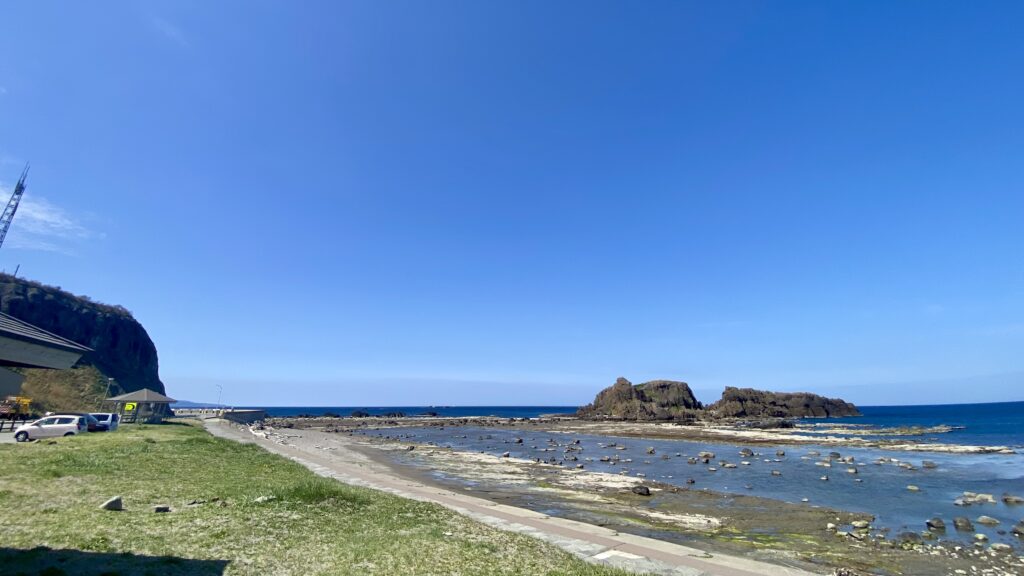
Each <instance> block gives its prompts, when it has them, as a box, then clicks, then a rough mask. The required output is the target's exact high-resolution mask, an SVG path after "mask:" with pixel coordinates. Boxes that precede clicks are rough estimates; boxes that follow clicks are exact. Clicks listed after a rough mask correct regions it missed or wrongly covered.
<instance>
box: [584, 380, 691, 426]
mask: <svg viewBox="0 0 1024 576" xmlns="http://www.w3.org/2000/svg"><path fill="white" fill-rule="evenodd" d="M700 409H701V404H700V402H698V401H697V398H696V397H694V395H693V391H692V390H690V386H689V385H688V384H686V383H685V382H673V381H671V380H653V381H651V382H644V383H643V384H637V385H635V386H634V385H633V384H632V383H631V382H630V381H629V380H626V379H625V378H619V379H618V380H616V381H615V384H613V385H612V386H609V387H608V388H605V389H604V390H602V391H601V392H599V393H598V394H597V397H596V398H595V399H594V402H593V403H592V404H588V405H586V406H584V407H582V408H580V409H579V412H578V413H577V414H578V415H579V416H580V417H582V418H615V419H624V420H690V419H693V418H694V417H695V416H696V415H697V413H698V411H699V410H700Z"/></svg>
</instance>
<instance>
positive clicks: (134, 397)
mask: <svg viewBox="0 0 1024 576" xmlns="http://www.w3.org/2000/svg"><path fill="white" fill-rule="evenodd" d="M107 401H108V402H159V403H162V402H177V400H175V399H174V398H168V397H167V396H164V395H163V394H161V393H159V392H157V391H155V390H150V389H149V388H143V389H142V390H136V391H135V392H129V393H127V394H121V395H120V396H114V397H113V398H107Z"/></svg>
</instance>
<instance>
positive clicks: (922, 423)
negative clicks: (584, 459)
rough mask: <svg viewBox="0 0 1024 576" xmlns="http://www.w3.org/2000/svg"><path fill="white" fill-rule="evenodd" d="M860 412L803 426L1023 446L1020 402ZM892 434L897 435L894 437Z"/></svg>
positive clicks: (291, 409)
mask: <svg viewBox="0 0 1024 576" xmlns="http://www.w3.org/2000/svg"><path fill="white" fill-rule="evenodd" d="M253 408H260V409H263V410H266V411H267V414H269V415H271V416H298V415H300V414H310V415H322V414H325V413H331V414H339V415H341V416H348V415H349V414H351V413H352V412H353V411H355V410H365V411H366V412H368V413H370V414H372V415H383V414H387V413H389V412H402V413H404V414H405V415H407V416H414V415H417V414H426V413H428V412H434V413H436V414H438V415H439V416H447V417H471V416H494V417H499V418H537V417H539V416H543V415H546V414H572V413H574V412H575V411H576V408H577V407H576V406H269V407H268V406H258V407H253ZM860 410H861V412H863V414H864V415H863V416H860V417H856V418H823V419H805V420H803V421H802V422H803V423H804V424H807V425H810V426H816V427H822V428H824V427H826V426H827V425H830V424H841V425H856V426H857V427H858V428H859V427H861V426H863V428H862V429H857V430H856V433H857V434H858V435H862V436H868V437H870V436H871V431H872V430H874V429H877V428H899V427H910V426H919V427H933V426H939V425H948V426H953V427H955V429H954V430H952V431H950V432H945V433H941V434H927V435H924V436H906V437H904V438H906V439H907V440H915V441H931V442H942V443H946V444H963V445H978V446H1011V447H1015V448H1022V449H1024V402H1000V403H993V404H943V405H933V406H862V407H860ZM892 438H900V437H899V436H895V437H892Z"/></svg>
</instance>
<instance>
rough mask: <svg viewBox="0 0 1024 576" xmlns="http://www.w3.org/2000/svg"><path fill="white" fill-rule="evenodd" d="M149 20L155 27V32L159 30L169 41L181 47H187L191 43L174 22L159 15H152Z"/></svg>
mask: <svg viewBox="0 0 1024 576" xmlns="http://www.w3.org/2000/svg"><path fill="white" fill-rule="evenodd" d="M150 22H151V23H152V24H153V27H154V28H156V30H157V32H160V33H161V34H163V36H164V37H165V38H167V39H168V40H170V41H171V42H174V43H175V44H177V45H178V46H181V47H182V48H188V47H190V46H191V45H192V44H191V43H190V42H189V41H188V38H187V37H186V36H185V33H184V32H183V31H182V29H181V28H179V27H178V26H176V25H175V24H173V23H171V22H169V21H167V20H165V19H163V18H161V17H159V16H153V17H152V18H151V19H150Z"/></svg>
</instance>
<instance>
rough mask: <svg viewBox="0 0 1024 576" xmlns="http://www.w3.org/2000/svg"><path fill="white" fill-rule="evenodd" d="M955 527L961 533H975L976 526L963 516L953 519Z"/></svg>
mask: <svg viewBox="0 0 1024 576" xmlns="http://www.w3.org/2000/svg"><path fill="white" fill-rule="evenodd" d="M953 527H954V528H956V529H957V530H959V531H960V532H974V524H972V523H971V521H970V520H968V519H967V518H965V517H963V516H957V517H956V518H953Z"/></svg>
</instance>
